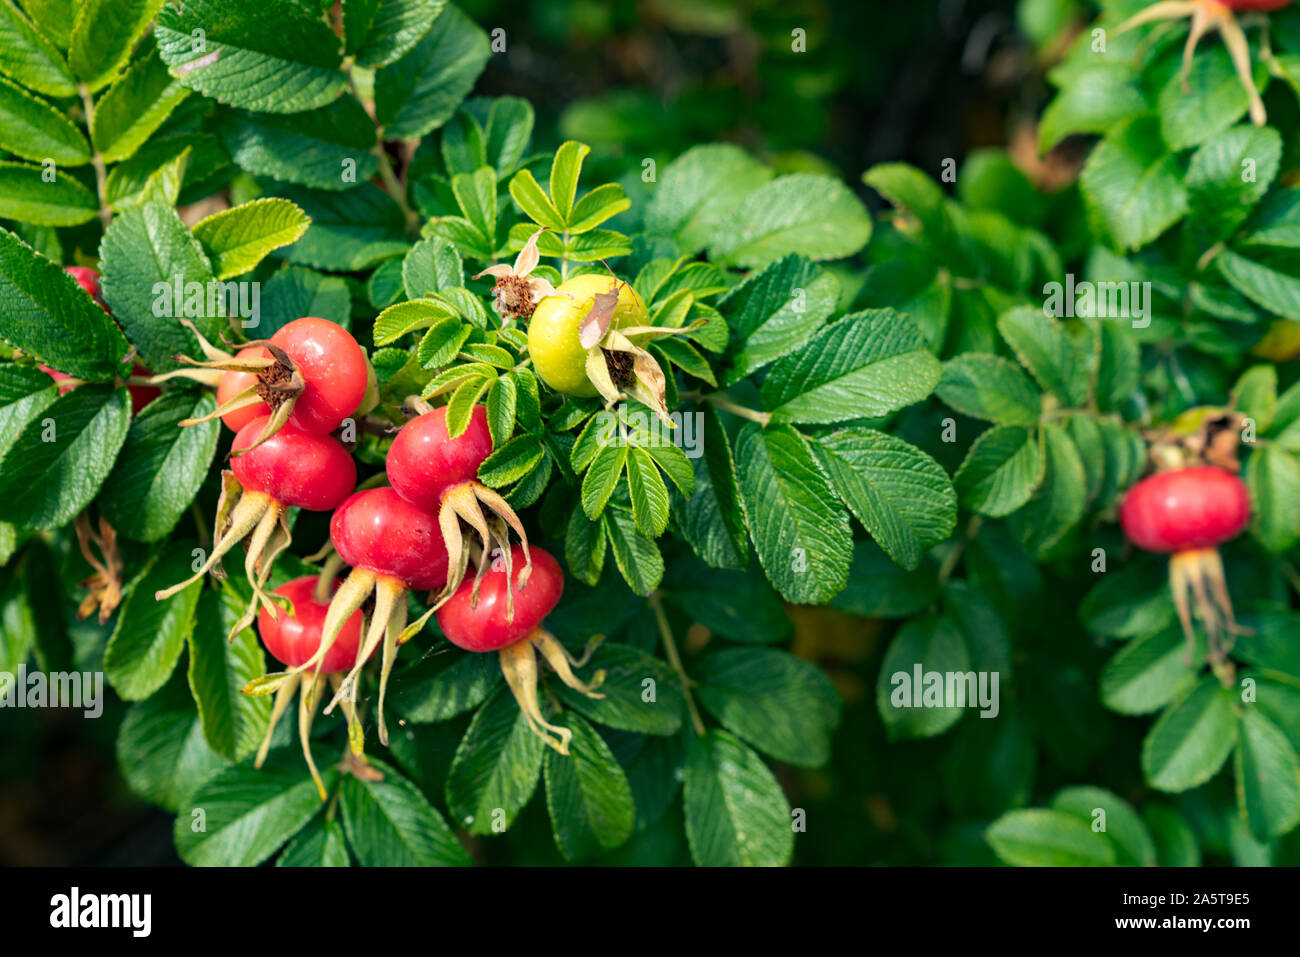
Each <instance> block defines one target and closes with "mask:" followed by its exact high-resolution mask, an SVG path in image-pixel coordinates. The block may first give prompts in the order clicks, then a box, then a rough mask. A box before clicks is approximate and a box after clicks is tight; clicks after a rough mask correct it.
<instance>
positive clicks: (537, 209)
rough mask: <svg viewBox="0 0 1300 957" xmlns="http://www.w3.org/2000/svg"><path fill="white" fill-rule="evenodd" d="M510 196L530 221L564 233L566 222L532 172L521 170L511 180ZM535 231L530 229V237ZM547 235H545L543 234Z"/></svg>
mask: <svg viewBox="0 0 1300 957" xmlns="http://www.w3.org/2000/svg"><path fill="white" fill-rule="evenodd" d="M510 195H511V197H512V198H513V199H514V201H515V202H516V203H518V204H519V208H520V209H522V210H523V211H524V215H526V216H527V217H528V218H529V219H531V220H532V221H533V222H534V223H537V225H539V226H545V227H546V228H548V229H554V230H558V231H560V232H563V231H564V220H563V218H561V216H560V213H559V210H557V209H556V208H555V204H554V203H552V202H551V197H550V196H548V195H546V191H545V190H544V189H542V187H541V186H540V185H539V184H538V182H537V180H536V178H535V177H534V176H533V174H532V172H530V171H529V170H526V169H521V170H520V171H519V172H518V173H516V174H515V175H514V177H513V178H512V179H511V180H510ZM532 233H533V230H532V229H529V235H532ZM543 235H545V234H543Z"/></svg>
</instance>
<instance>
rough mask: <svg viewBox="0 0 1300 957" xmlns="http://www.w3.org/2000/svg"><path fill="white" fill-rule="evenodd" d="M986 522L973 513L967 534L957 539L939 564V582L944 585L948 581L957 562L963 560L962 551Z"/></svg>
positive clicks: (967, 527)
mask: <svg viewBox="0 0 1300 957" xmlns="http://www.w3.org/2000/svg"><path fill="white" fill-rule="evenodd" d="M983 524H984V519H982V518H981V517H980V516H978V515H972V516H971V520H970V524H969V525H967V526H966V534H965V535H963V536H962V537H961V538H959V539H957V541H956V543H955V544H954V545H953V546H952V548H951V549H949V551H948V554H947V555H945V556H944V557H943V564H942V565H940V566H939V584H940V585H943V584H945V583H946V582H947V581H948V578H949V576H951V575H952V573H953V572H954V571H955V570H956V568H957V563H958V562H959V561H961V556H962V553H963V552H965V551H966V546H967V545H969V544H970V542H971V539H973V538H974V537H975V536H976V535H978V534H979V531H980V526H981V525H983Z"/></svg>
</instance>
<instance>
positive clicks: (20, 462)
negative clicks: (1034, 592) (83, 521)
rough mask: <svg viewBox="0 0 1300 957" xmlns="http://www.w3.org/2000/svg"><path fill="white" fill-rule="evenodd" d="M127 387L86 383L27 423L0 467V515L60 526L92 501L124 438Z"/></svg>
mask: <svg viewBox="0 0 1300 957" xmlns="http://www.w3.org/2000/svg"><path fill="white" fill-rule="evenodd" d="M130 409H131V403H130V399H129V398H128V396H127V392H126V390H125V389H113V388H111V387H110V386H97V385H84V386H81V387H79V388H76V389H73V390H71V391H70V392H68V393H67V394H65V395H61V396H59V397H58V398H57V399H55V400H54V402H53V403H51V404H50V405H49V406H48V407H47V408H46V409H45V410H44V411H43V412H42V413H41V417H40V418H39V419H34V420H32V421H30V422H28V423H27V425H26V426H25V427H24V428H23V430H22V432H21V433H20V434H19V435H18V438H17V439H16V440H15V441H14V443H13V445H12V446H11V447H10V449H9V451H8V454H7V455H6V456H5V458H4V461H3V469H0V520H3V521H11V522H14V523H16V524H20V525H23V526H26V527H28V528H49V529H52V528H58V527H59V526H60V525H66V524H67V523H68V522H70V521H72V519H73V518H75V517H76V515H77V513H79V512H80V511H81V510H82V509H84V508H85V507H86V506H87V505H89V504H90V502H91V500H92V499H93V498H94V497H95V494H96V493H97V492H98V491H99V488H100V486H101V485H102V484H103V482H104V479H105V478H107V477H108V473H109V471H110V470H112V468H113V463H114V462H115V461H116V459H117V454H118V452H119V451H120V450H121V448H122V443H123V442H124V441H125V440H126V433H127V428H128V426H129V424H130V421H131V411H130Z"/></svg>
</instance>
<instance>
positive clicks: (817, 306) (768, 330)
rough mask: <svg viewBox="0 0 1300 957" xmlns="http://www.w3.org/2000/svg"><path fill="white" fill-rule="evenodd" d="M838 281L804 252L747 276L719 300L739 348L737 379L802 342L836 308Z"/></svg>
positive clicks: (731, 373) (733, 376) (732, 375)
mask: <svg viewBox="0 0 1300 957" xmlns="http://www.w3.org/2000/svg"><path fill="white" fill-rule="evenodd" d="M838 296H839V284H838V283H837V282H836V280H835V278H834V277H833V276H831V275H830V274H829V273H826V272H824V271H823V270H822V269H820V268H819V267H818V266H815V265H813V264H812V263H811V262H809V261H808V260H807V259H804V258H803V257H801V256H787V257H786V258H785V259H782V260H781V261H780V262H776V263H773V264H771V265H770V266H768V267H767V268H766V269H764V270H762V271H761V272H759V273H755V274H752V275H750V276H748V277H747V278H746V279H745V281H744V282H742V283H741V284H740V285H738V286H736V287H735V288H734V289H733V290H732V291H731V292H729V293H728V294H727V295H726V296H725V297H724V298H723V299H722V300H721V301H720V302H719V303H718V310H719V312H721V313H722V315H723V316H724V317H725V318H726V321H727V325H728V326H729V327H730V329H731V332H732V335H733V338H734V340H735V345H734V346H733V348H735V349H736V354H735V357H734V359H733V360H732V367H731V369H729V370H728V372H727V375H726V384H727V385H733V384H735V383H736V382H739V381H740V380H741V379H743V378H745V377H746V376H747V375H749V374H750V373H752V372H753V371H754V370H756V369H759V368H762V367H763V366H765V365H767V364H768V363H769V362H773V361H775V360H777V359H779V358H781V356H783V355H785V354H787V353H789V352H793V351H794V350H795V349H797V348H799V347H801V346H803V345H804V344H805V343H806V342H807V341H808V340H809V339H810V338H812V336H813V335H814V334H815V333H816V332H817V330H818V329H820V328H821V327H822V325H823V324H824V323H825V321H826V319H827V317H828V316H830V314H831V313H832V312H834V311H835V307H836V304H837V300H838Z"/></svg>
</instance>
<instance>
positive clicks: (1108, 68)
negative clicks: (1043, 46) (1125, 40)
mask: <svg viewBox="0 0 1300 957" xmlns="http://www.w3.org/2000/svg"><path fill="white" fill-rule="evenodd" d="M1137 79H1138V78H1137V74H1136V73H1135V72H1134V71H1133V69H1132V68H1131V67H1129V66H1127V65H1125V64H1116V63H1112V62H1107V61H1102V62H1099V63H1097V64H1095V65H1093V66H1092V67H1090V68H1085V69H1083V70H1081V71H1080V72H1079V73H1078V74H1077V75H1076V76H1073V77H1072V78H1071V79H1070V82H1069V83H1067V84H1065V85H1064V86H1063V87H1062V88H1061V89H1060V90H1059V91H1058V92H1057V94H1056V96H1055V97H1054V98H1053V99H1052V102H1051V103H1049V104H1048V105H1047V109H1045V110H1044V111H1043V118H1042V121H1041V122H1040V123H1039V127H1038V147H1039V149H1040V150H1043V151H1046V150H1050V149H1051V148H1052V147H1054V146H1056V145H1057V144H1058V143H1060V142H1061V140H1063V139H1065V138H1066V137H1067V136H1071V135H1076V134H1079V133H1105V132H1106V131H1107V130H1109V129H1110V128H1111V127H1112V126H1115V125H1116V124H1117V123H1119V122H1121V121H1123V120H1126V119H1129V118H1130V117H1132V116H1134V115H1136V114H1138V113H1142V112H1145V111H1146V109H1147V104H1146V98H1145V97H1143V95H1142V90H1141V89H1140V88H1139V86H1138V83H1137Z"/></svg>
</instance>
